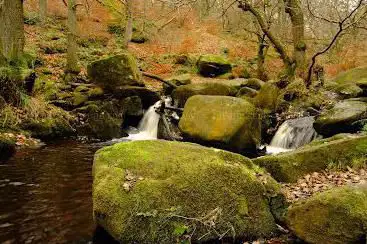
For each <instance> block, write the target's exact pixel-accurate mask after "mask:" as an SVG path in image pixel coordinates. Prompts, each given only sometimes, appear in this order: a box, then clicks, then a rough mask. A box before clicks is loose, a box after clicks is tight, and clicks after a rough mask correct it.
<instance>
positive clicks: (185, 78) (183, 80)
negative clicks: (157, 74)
mask: <svg viewBox="0 0 367 244" xmlns="http://www.w3.org/2000/svg"><path fill="white" fill-rule="evenodd" d="M191 79H192V77H191V75H190V74H182V75H175V76H173V77H171V78H169V79H168V81H169V82H170V83H172V84H175V85H176V86H183V85H189V84H191V82H192V81H191ZM173 90H174V88H173V87H171V86H168V85H166V84H163V92H164V94H165V95H170V94H171V93H172V91H173Z"/></svg>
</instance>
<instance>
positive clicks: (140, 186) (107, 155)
mask: <svg viewBox="0 0 367 244" xmlns="http://www.w3.org/2000/svg"><path fill="white" fill-rule="evenodd" d="M93 178H94V181H93V210H94V217H95V220H96V222H97V224H98V225H100V226H102V227H103V228H104V229H105V230H107V231H108V232H109V233H110V234H111V235H112V236H113V237H114V238H115V239H116V240H118V241H120V242H121V243H177V242H180V241H183V240H185V239H188V238H190V237H191V241H192V242H203V241H207V240H212V239H219V235H223V238H231V239H241V238H257V237H267V236H271V235H272V234H273V233H274V232H276V229H277V228H276V224H275V220H274V216H273V214H272V213H275V214H277V213H280V212H281V210H282V206H283V205H282V204H281V203H282V199H284V198H283V196H282V195H281V194H280V193H279V186H278V184H277V183H276V182H275V181H274V180H273V179H272V178H271V177H269V176H267V175H266V174H264V172H263V171H262V170H261V169H259V168H258V167H257V166H255V165H254V164H252V163H251V161H250V160H249V159H247V158H245V157H243V156H241V155H238V154H232V153H229V152H225V151H222V150H217V149H210V148H206V147H202V146H199V145H195V144H190V143H180V142H168V141H135V142H128V143H120V144H116V145H114V146H111V147H107V148H104V149H101V150H100V151H98V152H97V153H96V155H95V160H94V165H93ZM276 203H277V204H276ZM199 238H200V239H199Z"/></svg>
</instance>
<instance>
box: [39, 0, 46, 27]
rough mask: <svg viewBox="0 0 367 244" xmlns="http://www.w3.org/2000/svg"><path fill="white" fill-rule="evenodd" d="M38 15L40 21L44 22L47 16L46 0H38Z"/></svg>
mask: <svg viewBox="0 0 367 244" xmlns="http://www.w3.org/2000/svg"><path fill="white" fill-rule="evenodd" d="M39 11H40V12H39V15H40V20H41V22H42V23H45V21H46V18H47V0H39Z"/></svg>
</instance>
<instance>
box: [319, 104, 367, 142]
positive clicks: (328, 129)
mask: <svg viewBox="0 0 367 244" xmlns="http://www.w3.org/2000/svg"><path fill="white" fill-rule="evenodd" d="M366 118H367V102H366V101H363V100H362V99H350V100H344V101H341V102H339V103H337V104H336V105H335V106H334V107H333V108H332V109H330V110H327V111H325V112H323V113H322V114H321V115H320V116H319V117H318V118H317V119H316V121H315V123H314V127H315V129H316V131H317V133H319V134H321V135H324V136H332V135H335V134H338V133H344V132H354V128H355V127H354V126H353V123H354V122H356V121H358V120H362V119H366Z"/></svg>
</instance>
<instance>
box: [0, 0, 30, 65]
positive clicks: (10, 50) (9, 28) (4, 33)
mask: <svg viewBox="0 0 367 244" xmlns="http://www.w3.org/2000/svg"><path fill="white" fill-rule="evenodd" d="M24 43H25V38H24V16H23V0H0V53H1V55H0V56H2V57H3V58H5V59H6V60H7V61H8V62H11V61H15V60H18V59H19V58H21V56H22V55H23V49H24ZM0 59H1V58H0Z"/></svg>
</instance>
